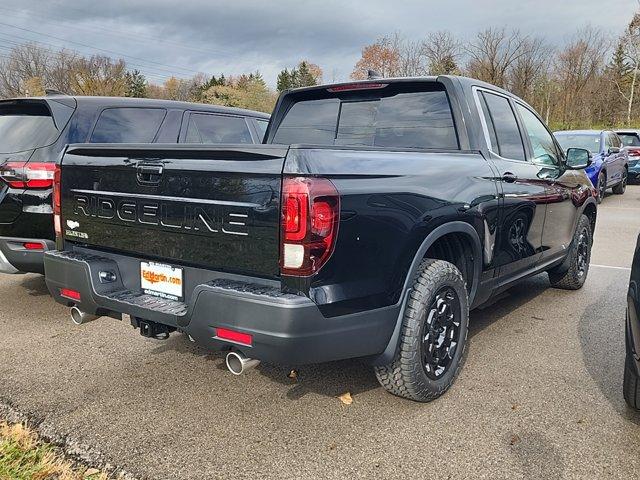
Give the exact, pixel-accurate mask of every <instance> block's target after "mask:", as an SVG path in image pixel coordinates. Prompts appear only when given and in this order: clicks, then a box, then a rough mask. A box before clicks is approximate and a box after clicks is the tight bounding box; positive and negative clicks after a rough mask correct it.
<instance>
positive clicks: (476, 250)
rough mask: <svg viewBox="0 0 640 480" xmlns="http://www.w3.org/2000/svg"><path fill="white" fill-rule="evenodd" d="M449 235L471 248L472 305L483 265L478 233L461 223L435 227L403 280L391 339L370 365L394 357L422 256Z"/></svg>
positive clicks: (384, 362)
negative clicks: (457, 236)
mask: <svg viewBox="0 0 640 480" xmlns="http://www.w3.org/2000/svg"><path fill="white" fill-rule="evenodd" d="M449 233H462V234H466V235H467V236H468V237H469V239H470V240H471V244H472V247H473V280H472V283H471V290H470V291H469V305H472V304H473V299H474V298H475V296H476V293H477V290H478V286H479V284H480V274H481V273H482V264H483V254H482V244H481V242H480V237H479V236H478V232H477V231H476V230H475V229H474V228H473V227H472V226H471V225H470V224H469V223H466V222H462V221H454V222H449V223H445V224H443V225H440V226H439V227H436V228H435V229H434V230H433V231H432V232H431V233H429V235H427V237H426V238H425V239H424V240H423V241H422V244H421V245H420V247H419V248H418V250H417V251H416V253H415V255H414V257H413V261H412V262H411V265H410V267H409V270H408V272H407V275H406V277H405V280H404V285H403V289H402V295H401V296H400V302H399V303H400V311H399V313H398V318H397V320H396V325H395V327H394V329H393V333H392V334H391V338H390V339H389V342H388V343H387V347H386V348H385V349H384V351H383V352H382V353H381V354H379V355H377V356H375V357H372V358H371V360H370V363H371V364H372V365H386V364H388V363H390V362H391V361H392V360H393V357H394V356H395V353H396V350H397V348H398V343H399V342H400V330H401V328H402V319H403V317H404V310H405V307H406V305H407V300H408V298H409V293H410V291H411V283H412V281H413V279H414V278H415V275H416V274H417V272H418V267H419V266H420V263H421V262H422V260H423V258H424V255H425V254H426V253H427V250H429V247H431V245H433V244H434V243H435V242H436V240H438V239H439V238H441V237H443V236H444V235H447V234H449Z"/></svg>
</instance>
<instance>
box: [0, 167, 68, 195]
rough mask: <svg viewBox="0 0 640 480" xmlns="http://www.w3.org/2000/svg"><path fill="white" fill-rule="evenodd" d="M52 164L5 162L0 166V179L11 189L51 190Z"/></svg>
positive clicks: (53, 168)
mask: <svg viewBox="0 0 640 480" xmlns="http://www.w3.org/2000/svg"><path fill="white" fill-rule="evenodd" d="M55 167H56V165H55V164H54V163H40V162H32V163H28V162H7V163H5V164H4V165H1V166H0V178H1V179H2V180H4V181H5V182H6V183H8V184H9V186H10V187H11V188H26V189H31V188H51V186H52V185H53V172H54V170H55Z"/></svg>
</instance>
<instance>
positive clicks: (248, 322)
mask: <svg viewBox="0 0 640 480" xmlns="http://www.w3.org/2000/svg"><path fill="white" fill-rule="evenodd" d="M265 143H266V144H265V145H256V146H247V145H220V146H184V145H95V144H93V145H88V144H86V145H71V146H69V147H68V149H67V151H66V153H65V155H64V157H63V159H62V161H61V166H60V168H59V169H58V170H57V171H56V177H55V178H56V188H55V194H54V203H55V205H54V211H55V215H56V226H57V230H58V238H57V250H54V251H50V252H47V253H46V254H45V270H46V282H47V285H48V288H49V290H50V292H51V294H52V295H53V296H54V298H55V299H56V300H57V301H58V302H60V303H63V304H65V305H67V306H70V307H72V312H71V313H72V318H73V320H74V321H75V322H76V323H84V322H86V321H89V320H94V319H95V318H96V317H98V316H110V317H114V318H117V319H127V320H130V321H131V323H132V325H133V326H134V327H136V328H138V329H139V330H140V333H141V334H142V335H144V336H149V337H154V338H166V337H167V336H168V335H169V334H170V333H171V332H174V331H180V332H184V333H185V334H187V335H188V337H189V338H190V339H191V340H193V341H196V342H198V343H199V344H201V345H204V346H206V347H208V348H211V349H213V350H228V351H229V354H228V355H227V365H228V367H229V369H230V370H231V371H232V372H233V373H236V374H239V373H241V372H242V371H243V370H244V369H246V368H248V367H251V366H253V365H255V364H257V363H258V362H259V361H261V360H262V361H267V362H273V363H277V364H285V365H299V364H306V363H315V362H326V361H331V360H338V359H346V358H353V357H366V360H367V361H368V362H370V363H371V364H372V365H373V366H374V369H375V372H376V375H377V377H378V379H379V381H380V383H381V384H382V385H383V386H384V387H385V388H386V389H387V390H388V391H390V392H391V393H394V394H396V395H399V396H402V397H406V398H410V399H413V400H418V401H429V400H432V399H434V398H436V397H438V396H439V395H441V394H442V393H444V392H445V391H446V390H447V389H448V388H449V386H450V385H451V384H452V382H453V381H454V379H455V377H456V375H457V374H458V372H459V370H460V368H461V366H462V364H463V358H464V353H465V343H466V340H467V332H468V320H469V309H470V308H474V307H476V306H479V305H481V304H483V303H486V302H487V301H488V300H489V299H490V297H492V296H494V295H496V294H498V293H499V292H501V291H503V290H505V289H506V288H507V287H509V286H510V285H512V284H513V283H514V282H516V281H518V280H521V279H523V278H525V277H528V276H531V275H533V274H536V273H539V272H545V271H546V272H548V274H549V279H550V281H551V284H552V285H553V286H556V287H559V288H565V289H578V288H580V287H581V286H582V285H583V283H584V281H585V279H586V276H587V273H588V270H589V257H590V250H591V243H592V232H593V229H594V226H595V221H596V193H595V189H594V188H593V185H592V184H591V182H590V181H589V179H588V178H587V176H586V175H585V173H584V172H583V169H584V168H585V167H586V166H588V164H589V163H590V160H589V152H588V151H586V150H581V149H570V150H569V151H568V152H563V151H562V150H561V149H560V147H559V146H558V144H557V143H556V141H555V140H554V137H553V135H551V133H550V132H549V130H548V129H547V127H546V126H545V125H544V123H543V122H542V121H541V120H540V118H539V117H538V115H537V114H536V113H535V112H534V111H533V110H532V108H531V107H529V106H528V105H527V104H526V103H524V102H523V101H522V100H520V99H518V98H517V97H515V96H513V95H511V94H510V93H508V92H506V91H504V90H501V89H499V88H496V87H494V86H492V85H488V84H485V83H482V82H479V81H476V80H472V79H468V78H461V77H451V76H440V77H426V78H405V79H384V80H382V79H380V80H370V81H364V82H357V83H349V84H335V85H323V86H316V87H311V88H302V89H296V90H291V91H287V92H284V93H283V94H282V95H281V96H280V99H279V100H278V103H277V105H276V108H275V111H274V114H273V115H272V117H271V121H270V123H269V126H268V129H267V134H266V137H265Z"/></svg>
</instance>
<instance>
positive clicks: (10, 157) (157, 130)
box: [0, 94, 269, 273]
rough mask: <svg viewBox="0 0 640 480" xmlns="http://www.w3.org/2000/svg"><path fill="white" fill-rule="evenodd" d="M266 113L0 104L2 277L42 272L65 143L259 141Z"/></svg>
mask: <svg viewBox="0 0 640 480" xmlns="http://www.w3.org/2000/svg"><path fill="white" fill-rule="evenodd" d="M268 120H269V115H266V114H263V113H260V112H253V111H247V110H239V109H234V108H226V107H219V106H214V105H202V104H196V103H186V102H174V101H169V100H151V99H139V98H110V97H72V96H66V95H58V94H54V95H48V96H46V97H41V98H20V99H12V100H2V101H0V272H2V273H20V272H35V273H44V267H43V263H42V254H43V253H44V252H45V251H47V250H50V249H52V248H53V247H54V239H55V233H54V225H53V210H52V200H51V193H52V186H53V173H54V169H55V163H56V161H58V160H59V159H60V156H61V154H62V152H63V150H64V148H65V146H66V145H67V144H69V143H78V142H90V143H147V142H148V143H152V142H153V143H197V144H216V143H234V144H237V143H246V144H252V143H260V142H261V141H262V138H263V136H264V131H265V130H266V126H267V123H268Z"/></svg>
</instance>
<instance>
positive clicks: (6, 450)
mask: <svg viewBox="0 0 640 480" xmlns="http://www.w3.org/2000/svg"><path fill="white" fill-rule="evenodd" d="M106 478H107V476H106V475H105V474H104V473H102V472H100V471H98V470H96V469H89V470H88V469H86V468H84V467H80V468H78V467H76V466H74V465H73V464H72V463H71V462H70V461H68V460H67V459H65V458H64V457H63V456H62V454H61V453H60V452H59V451H58V450H57V449H56V448H55V447H54V446H52V445H50V444H48V443H46V442H43V441H41V440H40V439H39V438H38V436H37V434H36V433H35V432H34V431H32V430H30V429H29V428H28V427H27V426H26V425H23V424H20V423H17V424H8V423H6V422H0V480H14V479H15V480H23V479H24V480H54V479H55V480H80V479H90V480H104V479H106Z"/></svg>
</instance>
